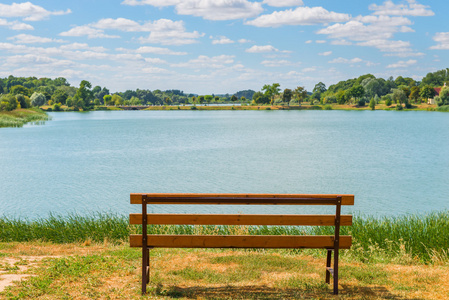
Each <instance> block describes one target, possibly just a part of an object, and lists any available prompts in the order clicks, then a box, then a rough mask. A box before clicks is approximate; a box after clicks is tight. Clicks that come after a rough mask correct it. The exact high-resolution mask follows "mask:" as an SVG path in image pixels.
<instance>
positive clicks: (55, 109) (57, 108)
mask: <svg viewBox="0 0 449 300" xmlns="http://www.w3.org/2000/svg"><path fill="white" fill-rule="evenodd" d="M53 110H54V111H61V104H60V103H56V104H55V105H54V106H53Z"/></svg>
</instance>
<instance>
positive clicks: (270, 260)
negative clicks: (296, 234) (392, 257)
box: [0, 242, 449, 299]
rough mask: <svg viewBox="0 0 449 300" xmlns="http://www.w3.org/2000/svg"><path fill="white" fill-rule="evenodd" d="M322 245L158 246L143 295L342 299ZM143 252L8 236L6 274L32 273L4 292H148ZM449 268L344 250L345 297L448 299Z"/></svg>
mask: <svg viewBox="0 0 449 300" xmlns="http://www.w3.org/2000/svg"><path fill="white" fill-rule="evenodd" d="M319 252H320V253H319V254H320V255H311V254H310V253H309V252H308V251H302V252H299V253H295V254H293V253H289V252H283V251H251V250H248V251H241V250H219V249H218V250H201V249H156V250H152V251H151V277H150V278H151V281H150V283H149V285H148V291H149V292H148V294H147V295H146V296H144V297H143V298H145V299H173V298H175V299H335V297H334V296H333V295H332V286H331V285H327V284H325V283H324V267H323V266H324V265H325V253H324V250H321V251H319ZM343 252H344V253H346V252H347V251H343ZM140 258H141V252H140V251H139V249H131V248H129V247H128V246H127V245H126V244H122V245H112V244H109V243H107V242H106V243H102V244H90V243H89V242H84V243H83V244H52V243H44V242H25V243H17V242H13V243H0V279H3V278H2V276H3V277H6V276H7V275H17V276H19V275H22V276H24V275H31V276H29V277H26V278H24V279H23V280H21V281H20V280H19V281H16V282H14V283H12V284H11V285H9V286H8V287H6V289H5V290H4V291H3V292H0V298H4V299H141V298H142V297H141V295H140V263H141V261H140ZM448 276H449V266H448V265H442V266H431V265H423V264H416V263H415V264H411V265H410V264H409V265H404V264H385V263H372V262H368V263H364V264H362V263H360V262H357V261H354V260H352V259H351V258H350V257H349V256H348V255H346V254H343V257H342V259H341V264H340V296H339V298H340V299H447V298H448V297H449V282H448V281H447V278H448ZM1 282H2V280H0V283H1Z"/></svg>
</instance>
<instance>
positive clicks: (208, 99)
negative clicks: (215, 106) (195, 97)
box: [204, 95, 214, 104]
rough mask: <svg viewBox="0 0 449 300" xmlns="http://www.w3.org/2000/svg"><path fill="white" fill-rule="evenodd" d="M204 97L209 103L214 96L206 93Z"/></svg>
mask: <svg viewBox="0 0 449 300" xmlns="http://www.w3.org/2000/svg"><path fill="white" fill-rule="evenodd" d="M204 99H205V100H206V103H207V104H210V103H211V102H212V99H214V97H212V95H206V96H204Z"/></svg>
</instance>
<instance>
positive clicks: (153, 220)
mask: <svg viewBox="0 0 449 300" xmlns="http://www.w3.org/2000/svg"><path fill="white" fill-rule="evenodd" d="M131 204H141V205H142V213H141V214H130V224H141V225H143V228H142V231H143V234H142V235H131V236H130V244H131V246H132V247H142V245H144V244H145V243H147V245H148V246H149V247H176V248H184V247H185V248H327V249H331V248H335V246H336V243H337V247H338V248H340V249H348V248H350V246H351V242H352V241H351V237H350V236H340V226H348V225H352V216H351V215H341V214H340V211H341V205H354V195H302V194H179V193H174V194H167V193H153V194H131ZM149 204H166V205H176V204H189V205H190V204H207V205H211V204H212V205H213V204H216V205H334V206H335V207H336V210H335V214H332V215H328V214H327V215H326V214H319V215H318V214H317V215H296V214H154V213H151V214H148V213H147V205H149ZM148 224H155V225H161V224H166V225H170V224H171V225H276V226H335V234H334V235H330V236H322V235H318V236H297V235H294V236H285V235H284V236H271V235H270V236H249V235H239V236H214V235H148V237H150V238H146V237H147V228H146V227H147V226H146V225H148Z"/></svg>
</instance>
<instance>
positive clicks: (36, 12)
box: [0, 2, 71, 21]
mask: <svg viewBox="0 0 449 300" xmlns="http://www.w3.org/2000/svg"><path fill="white" fill-rule="evenodd" d="M69 13H71V10H70V9H68V10H66V11H62V10H60V11H53V12H52V11H48V10H46V9H45V8H43V7H41V6H39V5H34V4H33V3H31V2H24V3H12V4H10V5H9V4H0V17H6V18H22V19H24V20H25V21H40V20H43V19H46V18H48V17H50V16H51V15H56V16H57V15H65V14H69Z"/></svg>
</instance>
